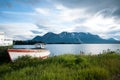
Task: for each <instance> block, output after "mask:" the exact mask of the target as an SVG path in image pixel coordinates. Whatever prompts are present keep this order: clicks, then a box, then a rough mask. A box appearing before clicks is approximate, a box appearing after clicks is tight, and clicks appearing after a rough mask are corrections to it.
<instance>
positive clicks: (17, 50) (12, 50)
mask: <svg viewBox="0 0 120 80" xmlns="http://www.w3.org/2000/svg"><path fill="white" fill-rule="evenodd" d="M8 52H39V50H29V49H8Z"/></svg>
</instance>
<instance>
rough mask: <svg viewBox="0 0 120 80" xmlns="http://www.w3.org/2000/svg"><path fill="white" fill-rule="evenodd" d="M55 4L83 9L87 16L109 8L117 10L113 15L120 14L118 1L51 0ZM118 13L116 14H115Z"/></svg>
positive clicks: (119, 2)
mask: <svg viewBox="0 0 120 80" xmlns="http://www.w3.org/2000/svg"><path fill="white" fill-rule="evenodd" d="M51 1H54V2H55V4H58V5H63V6H65V7H68V8H70V9H71V8H72V9H73V8H77V9H79V8H85V9H86V10H87V11H88V12H89V14H90V13H96V12H98V11H100V10H102V9H105V8H110V9H117V10H116V12H115V14H116V16H119V15H120V14H119V12H120V0H104V1H102V0H51ZM117 13H118V14H117Z"/></svg>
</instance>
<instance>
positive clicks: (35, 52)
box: [8, 44, 50, 61]
mask: <svg viewBox="0 0 120 80" xmlns="http://www.w3.org/2000/svg"><path fill="white" fill-rule="evenodd" d="M39 45H40V46H39ZM8 54H9V57H10V60H11V61H14V60H16V59H17V58H19V57H22V56H31V57H33V58H34V57H36V58H40V59H46V58H47V57H48V56H49V54H50V51H49V50H47V49H45V48H44V45H43V44H35V48H29V49H25V48H13V49H8Z"/></svg>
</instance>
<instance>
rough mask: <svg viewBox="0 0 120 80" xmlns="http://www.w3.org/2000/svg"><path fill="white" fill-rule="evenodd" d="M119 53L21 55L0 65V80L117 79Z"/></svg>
mask: <svg viewBox="0 0 120 80" xmlns="http://www.w3.org/2000/svg"><path fill="white" fill-rule="evenodd" d="M119 79H120V54H117V53H115V52H112V53H111V52H108V53H107V52H106V53H104V54H99V55H74V54H64V55H59V56H53V57H49V58H47V59H44V60H39V59H37V58H31V57H29V56H24V57H21V58H19V59H17V60H15V61H14V62H9V63H4V64H1V65H0V80H119Z"/></svg>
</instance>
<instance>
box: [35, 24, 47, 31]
mask: <svg viewBox="0 0 120 80" xmlns="http://www.w3.org/2000/svg"><path fill="white" fill-rule="evenodd" d="M36 26H37V27H38V28H39V29H42V30H48V27H46V26H44V25H41V24H36Z"/></svg>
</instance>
